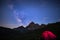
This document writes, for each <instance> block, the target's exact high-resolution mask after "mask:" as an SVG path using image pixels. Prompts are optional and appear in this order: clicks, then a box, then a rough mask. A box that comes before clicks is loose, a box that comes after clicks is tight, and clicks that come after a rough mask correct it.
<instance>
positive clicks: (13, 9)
mask: <svg viewBox="0 0 60 40" xmlns="http://www.w3.org/2000/svg"><path fill="white" fill-rule="evenodd" d="M0 1H1V6H2V7H0V8H1V11H2V12H1V13H2V14H1V15H2V16H0V17H1V24H0V25H2V26H7V27H10V26H11V27H10V28H14V26H21V25H23V26H24V27H25V26H27V25H28V24H29V23H30V22H32V21H33V22H34V23H38V24H48V23H53V22H57V21H60V11H59V10H60V6H59V4H60V3H59V1H58V0H55V1H53V0H51V1H49V0H47V1H45V0H23V1H22V0H14V1H13V0H4V1H2V0H0ZM9 24H10V25H9Z"/></svg>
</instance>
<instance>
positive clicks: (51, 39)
mask: <svg viewBox="0 0 60 40" xmlns="http://www.w3.org/2000/svg"><path fill="white" fill-rule="evenodd" d="M42 38H43V39H44V40H55V39H56V35H55V34H53V33H52V32H51V31H44V32H43V33H42Z"/></svg>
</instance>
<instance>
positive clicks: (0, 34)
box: [0, 22, 60, 40]
mask: <svg viewBox="0 0 60 40" xmlns="http://www.w3.org/2000/svg"><path fill="white" fill-rule="evenodd" d="M44 31H51V32H53V33H54V34H55V35H56V39H55V40H60V22H56V23H48V24H47V25H45V24H41V25H39V24H35V23H34V22H31V23H30V24H29V25H28V26H26V28H24V27H23V26H19V27H18V28H14V29H10V28H5V27H3V26H0V40H43V39H44V38H42V37H41V35H42V33H43V32H44Z"/></svg>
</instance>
